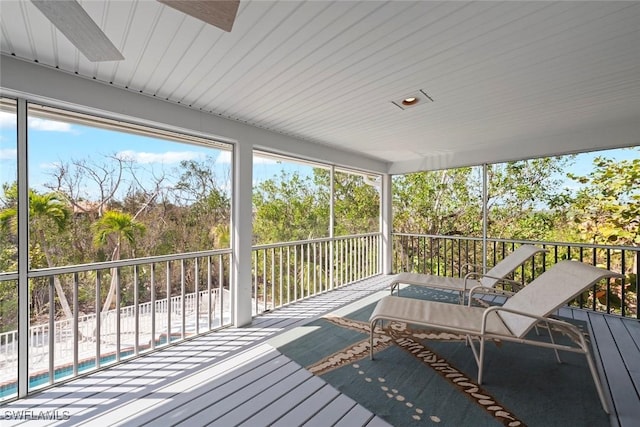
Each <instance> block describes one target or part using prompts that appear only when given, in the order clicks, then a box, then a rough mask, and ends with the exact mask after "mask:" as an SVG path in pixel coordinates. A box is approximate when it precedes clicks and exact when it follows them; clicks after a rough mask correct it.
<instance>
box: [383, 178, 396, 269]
mask: <svg viewBox="0 0 640 427" xmlns="http://www.w3.org/2000/svg"><path fill="white" fill-rule="evenodd" d="M392 189H393V187H392V185H391V175H389V174H384V175H382V185H381V186H380V231H381V233H382V245H381V247H380V251H381V254H380V259H381V260H382V274H391V273H392V272H393V262H392V252H393V241H392V235H391V233H392V232H393V209H392V207H393V206H392V201H393V199H392Z"/></svg>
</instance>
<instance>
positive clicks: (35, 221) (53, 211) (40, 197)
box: [0, 184, 73, 318]
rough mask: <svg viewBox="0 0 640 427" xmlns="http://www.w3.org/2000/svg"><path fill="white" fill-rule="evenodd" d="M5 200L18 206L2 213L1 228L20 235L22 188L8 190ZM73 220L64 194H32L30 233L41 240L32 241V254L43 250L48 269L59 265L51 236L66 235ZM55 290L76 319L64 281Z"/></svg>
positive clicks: (66, 315) (30, 198)
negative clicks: (19, 209)
mask: <svg viewBox="0 0 640 427" xmlns="http://www.w3.org/2000/svg"><path fill="white" fill-rule="evenodd" d="M5 196H6V197H7V198H8V199H11V200H14V201H15V203H14V204H13V205H11V206H9V207H6V208H4V209H3V210H2V211H0V226H1V227H2V228H3V229H6V228H11V229H12V232H13V233H17V226H18V221H17V217H18V208H17V200H18V186H17V185H15V184H14V185H13V186H12V187H9V188H7V189H5ZM69 216H70V211H69V208H68V207H67V206H66V203H65V199H64V198H63V197H62V196H61V195H60V194H58V193H53V192H52V193H46V194H38V193H37V192H35V191H34V190H29V226H30V233H31V235H32V236H36V237H37V240H33V239H30V241H31V242H30V243H31V244H30V246H31V248H32V250H31V251H30V253H31V254H33V253H34V249H35V247H36V246H39V247H40V249H41V250H42V253H43V254H44V256H45V259H46V262H47V266H48V267H54V266H55V262H54V261H53V256H52V250H51V247H50V246H49V244H48V240H49V238H48V236H47V233H48V232H50V230H52V229H53V228H55V229H56V230H57V231H58V232H61V231H63V230H64V229H65V228H66V227H67V224H68V221H69ZM54 286H55V289H56V293H57V295H58V299H59V300H60V305H61V306H62V310H63V312H64V314H65V317H67V318H71V317H73V313H72V312H71V308H70V307H69V302H68V301H67V297H66V296H65V294H64V290H63V289H62V284H61V283H60V278H59V277H58V276H57V275H55V276H54ZM51 303H53V301H51Z"/></svg>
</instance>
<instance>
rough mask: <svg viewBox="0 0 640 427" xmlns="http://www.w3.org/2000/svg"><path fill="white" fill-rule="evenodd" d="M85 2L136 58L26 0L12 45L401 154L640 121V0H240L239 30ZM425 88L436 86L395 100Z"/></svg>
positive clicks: (173, 94) (223, 108)
mask: <svg viewBox="0 0 640 427" xmlns="http://www.w3.org/2000/svg"><path fill="white" fill-rule="evenodd" d="M81 4H82V6H83V7H84V8H85V9H86V11H87V12H88V13H89V15H90V16H91V17H92V18H93V19H94V20H95V22H96V23H97V24H98V25H99V26H100V27H101V28H102V29H103V31H104V32H105V33H106V35H107V36H108V37H109V39H110V40H111V41H112V42H113V43H114V45H115V46H116V47H117V48H118V49H119V50H120V51H121V52H122V54H123V55H124V57H125V60H123V61H120V62H103V63H92V62H89V61H88V60H87V59H86V58H84V57H83V56H82V55H81V54H80V53H79V52H78V51H77V49H76V48H75V47H74V46H73V45H72V44H71V43H70V42H69V41H68V40H67V39H65V37H64V36H63V35H62V34H60V33H59V32H58V31H57V30H56V29H55V28H54V27H53V26H52V25H51V24H50V23H49V22H48V21H47V20H46V19H45V17H44V16H43V15H42V14H41V13H40V12H39V11H38V10H37V9H36V8H35V7H34V6H33V5H32V4H31V3H30V2H27V1H15V0H13V1H12V0H2V1H1V2H0V25H1V30H2V32H1V37H2V39H1V49H2V54H4V55H13V56H15V57H18V58H21V59H24V60H27V61H36V62H38V63H39V64H41V65H43V66H48V67H55V68H59V69H60V70H63V71H66V72H69V73H75V74H78V75H80V76H84V77H87V78H91V79H96V80H98V81H101V82H104V83H106V84H111V85H114V86H117V87H122V88H127V89H129V90H131V91H134V92H139V93H142V94H146V95H149V96H154V97H157V98H161V99H165V100H168V101H170V102H174V103H180V104H183V105H187V106H189V107H191V108H194V109H197V110H202V111H206V112H210V113H212V114H215V115H220V116H222V117H226V118H230V119H233V120H237V121H240V122H244V123H248V124H251V125H254V126H257V127H261V128H265V129H270V130H274V131H276V132H279V133H282V134H286V135H291V136H295V137H297V138H301V139H305V140H309V141H312V142H317V143H321V144H325V145H329V146H337V147H341V148H343V149H347V150H352V151H355V152H359V153H361V154H362V155H365V156H369V157H373V158H377V159H382V160H384V161H388V162H392V163H393V162H395V163H396V164H402V163H403V162H414V163H415V161H416V159H422V158H429V157H433V156H437V155H442V154H443V153H445V154H446V153H464V152H468V153H473V152H477V151H478V150H487V151H493V152H496V153H498V152H500V151H501V150H504V149H505V147H509V150H511V151H514V147H518V144H521V145H522V146H523V147H524V145H526V144H535V143H537V142H539V141H544V140H545V139H547V140H550V138H551V139H553V138H555V140H557V141H563V142H562V143H560V144H558V145H557V146H556V147H555V150H556V151H557V152H569V151H575V150H576V149H578V148H580V138H581V137H583V136H584V135H585V134H589V133H590V132H591V131H592V130H594V129H611V130H612V131H611V132H609V133H608V134H610V135H612V136H611V138H614V139H615V138H618V136H617V135H616V132H615V129H619V128H623V127H625V126H627V128H628V126H632V128H633V126H637V124H638V123H640V2H612V1H606V2H564V1H561V2H470V3H465V2H426V1H419V2H412V1H389V2H381V1H361V2H353V1H333V2H330V1H307V2H302V1H246V0H241V3H240V8H239V11H238V16H237V18H236V21H235V24H234V27H233V30H232V31H231V32H230V33H227V32H224V31H222V30H220V29H218V28H215V27H212V26H210V25H206V24H204V23H203V22H201V21H198V20H197V19H194V18H192V17H189V16H186V15H184V14H183V13H181V12H179V11H176V10H174V9H171V8H168V7H166V6H164V5H162V4H161V3H159V2H157V1H151V0H145V1H102V0H91V1H88V0H85V1H82V2H81ZM418 90H423V91H424V92H426V93H427V94H428V95H429V96H430V97H431V98H433V100H434V102H433V103H429V104H426V105H421V106H418V107H415V108H412V109H407V110H404V111H403V110H401V109H400V108H398V107H397V106H395V105H393V104H392V103H391V101H392V100H397V99H401V98H402V97H403V96H405V95H407V94H410V93H413V92H416V91H418ZM632 139H633V138H632ZM630 142H631V143H633V142H634V141H633V140H629V138H628V137H619V138H618V139H616V140H614V141H606V142H604V143H603V145H607V144H609V145H621V144H629V143H630ZM635 143H639V144H640V137H637V138H636V141H635ZM525 151H526V150H525ZM515 152H516V153H517V149H515ZM516 156H517V155H516Z"/></svg>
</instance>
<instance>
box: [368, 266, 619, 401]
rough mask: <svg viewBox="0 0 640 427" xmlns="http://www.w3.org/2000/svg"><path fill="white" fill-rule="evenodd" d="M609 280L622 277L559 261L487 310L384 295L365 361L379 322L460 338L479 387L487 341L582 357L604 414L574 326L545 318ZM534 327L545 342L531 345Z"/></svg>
mask: <svg viewBox="0 0 640 427" xmlns="http://www.w3.org/2000/svg"><path fill="white" fill-rule="evenodd" d="M610 277H622V275H620V274H617V273H613V272H611V271H609V270H605V269H602V268H598V267H594V266H592V265H588V264H584V263H581V262H578V261H561V262H559V263H558V264H555V265H554V266H553V267H552V268H550V269H549V270H547V271H546V272H544V273H543V274H541V275H540V276H539V277H537V278H536V279H535V280H533V281H532V282H531V283H530V284H529V285H527V286H525V287H524V288H523V289H522V290H521V291H519V292H518V293H516V294H514V295H513V296H512V297H511V298H509V299H508V300H507V302H506V303H505V304H504V305H502V306H492V307H489V308H483V307H472V306H471V305H470V303H469V305H457V304H447V303H442V302H436V301H426V300H420V299H414V298H403V297H398V296H393V295H392V296H386V297H384V298H382V299H381V300H380V301H378V304H377V305H376V307H375V309H374V310H373V313H372V314H371V317H370V318H369V322H370V323H371V335H370V345H371V360H373V338H374V333H375V327H376V324H377V323H378V322H379V321H382V320H389V321H396V322H405V323H409V324H414V325H420V326H425V327H429V328H432V329H437V330H442V331H446V332H453V333H458V334H465V335H466V336H467V342H468V343H469V344H470V345H471V349H472V351H473V355H474V357H475V359H476V363H477V365H478V384H482V365H483V360H484V347H485V342H486V341H487V340H494V339H495V340H501V341H513V342H518V343H523V344H531V345H537V346H542V347H547V348H551V349H554V351H555V352H556V358H557V359H558V362H560V358H559V356H558V350H563V351H572V352H576V353H582V354H584V355H585V356H586V358H587V363H588V365H589V369H590V371H591V375H592V376H593V381H594V382H595V385H596V389H597V391H598V396H599V397H600V401H601V403H602V408H603V409H604V411H605V412H606V413H609V409H608V406H607V403H606V400H605V397H604V392H603V389H602V385H601V383H600V381H599V379H598V373H597V371H596V368H595V365H594V363H593V359H592V357H591V353H590V350H589V345H588V344H587V343H586V342H585V339H584V336H583V335H582V333H581V332H580V331H579V329H578V328H577V327H576V326H575V325H572V324H570V323H567V322H563V321H560V320H557V319H553V318H549V317H548V316H549V315H550V314H553V313H555V312H556V310H557V309H558V308H559V307H560V306H562V305H564V304H565V303H567V302H569V301H571V300H572V299H573V298H575V297H576V296H577V295H579V294H580V293H582V292H583V291H585V290H586V289H587V288H589V287H590V286H591V285H593V284H594V283H596V282H598V281H599V280H601V279H604V278H610ZM538 323H543V324H545V323H546V324H547V326H548V327H549V336H550V342H547V341H539V340H536V341H534V340H529V339H527V338H526V337H525V336H526V335H527V333H528V332H529V331H530V330H531V329H532V328H533V327H534V326H536V324H538ZM551 325H553V326H554V327H555V328H556V329H560V330H563V331H564V332H566V333H568V334H569V336H570V337H572V339H573V341H574V342H575V344H576V346H577V347H575V346H570V345H561V344H556V343H555V341H554V340H553V335H552V334H551V327H550V326H551ZM474 339H476V340H478V341H479V343H480V344H479V348H476V344H475V342H474Z"/></svg>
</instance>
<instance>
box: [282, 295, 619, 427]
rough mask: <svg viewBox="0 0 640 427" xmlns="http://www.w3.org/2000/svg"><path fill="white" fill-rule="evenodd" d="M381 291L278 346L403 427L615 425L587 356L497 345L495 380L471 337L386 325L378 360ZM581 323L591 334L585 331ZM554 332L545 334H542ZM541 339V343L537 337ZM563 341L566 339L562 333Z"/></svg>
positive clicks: (489, 361)
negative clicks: (372, 321)
mask: <svg viewBox="0 0 640 427" xmlns="http://www.w3.org/2000/svg"><path fill="white" fill-rule="evenodd" d="M402 294H403V296H411V297H414V298H423V299H430V300H438V301H446V302H450V303H455V302H456V301H457V294H452V293H449V292H442V291H437V290H430V289H425V288H418V287H409V288H407V289H406V290H403V292H402ZM384 295H387V293H386V292H384V293H380V294H378V295H376V296H374V297H372V298H369V299H368V300H363V301H361V302H358V303H355V304H351V305H350V306H348V307H345V308H343V309H341V310H339V311H336V312H334V313H331V314H330V315H327V316H324V317H323V318H321V319H318V320H315V321H313V322H310V323H308V324H307V325H305V326H302V327H299V328H295V329H294V330H292V331H289V332H287V333H285V334H282V335H280V336H278V337H276V338H274V339H272V340H271V341H270V343H271V345H273V346H274V347H276V348H277V349H278V350H279V351H280V352H282V353H283V354H285V355H287V356H288V357H289V358H291V359H293V360H295V361H296V362H298V363H300V364H301V365H302V366H305V367H306V368H307V369H308V370H309V371H311V372H312V373H314V374H315V375H318V376H320V377H322V378H323V379H324V380H325V381H327V382H328V383H330V384H332V385H333V386H334V387H336V388H337V389H338V390H340V391H341V392H342V393H344V394H346V395H348V396H350V397H351V398H353V399H354V400H355V401H357V402H358V403H360V404H361V405H363V406H365V407H367V408H368V409H369V410H371V411H372V412H374V413H375V414H377V415H378V416H380V417H382V418H384V419H385V420H387V421H388V422H389V423H391V424H392V425H395V426H414V425H415V426H418V425H420V426H424V425H438V426H445V425H446V426H492V425H497V426H500V425H505V426H525V425H529V426H567V425H574V426H608V425H610V424H609V418H608V416H607V415H606V414H605V413H604V411H603V410H602V408H601V406H600V401H599V400H598V396H597V393H596V389H595V386H594V384H593V381H592V379H591V375H590V373H589V369H588V366H587V362H586V360H585V357H584V356H583V355H581V354H575V353H567V352H564V353H560V355H561V357H562V360H563V363H562V364H558V363H557V362H556V361H555V356H554V353H553V351H552V350H549V349H544V348H539V347H534V346H530V345H522V344H516V343H507V342H505V343H502V342H494V343H491V344H488V345H487V348H486V353H485V374H484V376H485V378H484V381H483V384H482V386H479V385H477V383H476V380H477V367H476V364H475V360H474V358H473V354H472V352H471V349H470V348H469V347H467V346H465V344H464V340H463V337H462V336H458V335H455V334H450V333H443V332H438V331H430V330H425V329H419V328H415V327H412V326H411V325H407V324H404V323H388V322H386V323H385V329H384V330H383V331H381V334H379V335H377V336H378V338H379V339H377V340H376V341H375V342H374V347H375V348H374V351H375V353H376V356H375V357H376V358H375V360H374V361H371V360H370V359H369V340H368V337H369V324H368V319H369V315H370V314H371V312H372V311H373V308H374V307H375V302H376V301H377V299H378V298H380V297H382V296H384ZM580 323H581V322H577V323H576V324H578V326H579V327H582V329H583V330H584V327H585V325H584V324H580ZM547 333H548V332H547V331H546V330H542V329H541V330H540V334H541V336H545V335H546V334H547ZM533 334H535V333H534V332H532V336H534V335H533ZM555 338H556V342H558V341H560V342H562V340H566V341H567V342H568V340H569V337H564V336H562V335H561V334H559V333H556V334H555Z"/></svg>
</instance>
